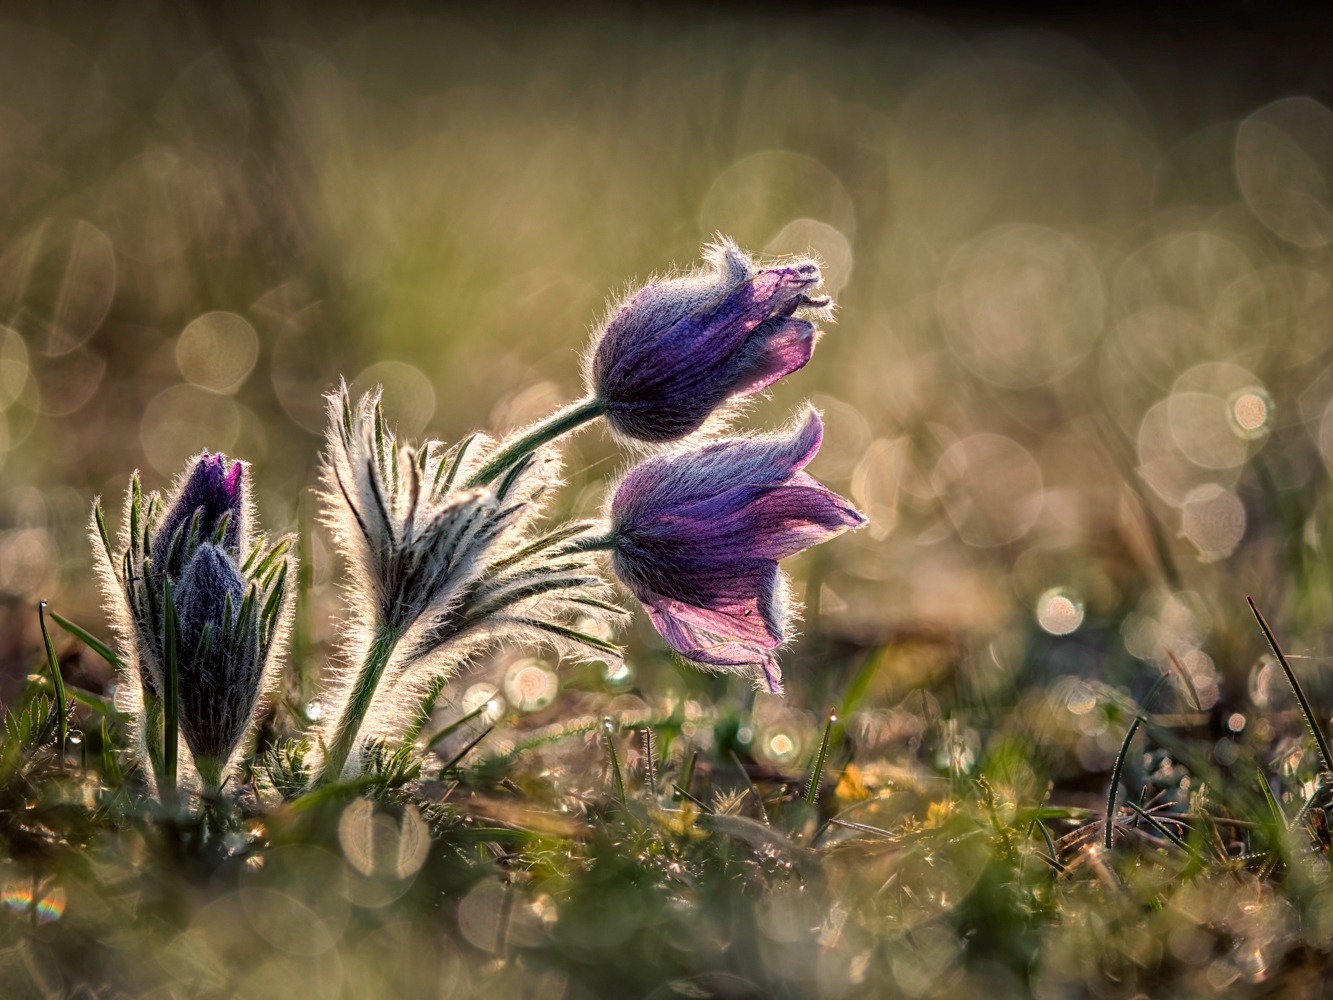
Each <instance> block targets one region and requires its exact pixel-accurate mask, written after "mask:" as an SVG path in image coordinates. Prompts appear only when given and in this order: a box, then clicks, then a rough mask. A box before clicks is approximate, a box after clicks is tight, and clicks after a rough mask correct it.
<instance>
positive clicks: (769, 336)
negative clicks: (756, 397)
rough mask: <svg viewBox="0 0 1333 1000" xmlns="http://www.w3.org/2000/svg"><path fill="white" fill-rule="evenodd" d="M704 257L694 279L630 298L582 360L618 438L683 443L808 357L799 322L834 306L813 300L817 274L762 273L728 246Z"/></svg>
mask: <svg viewBox="0 0 1333 1000" xmlns="http://www.w3.org/2000/svg"><path fill="white" fill-rule="evenodd" d="M703 257H704V261H705V262H706V265H707V266H706V267H705V268H703V269H702V270H699V271H696V272H694V273H692V274H687V275H684V276H681V277H676V278H667V279H665V280H662V281H656V282H653V283H651V284H649V285H647V286H645V287H644V288H641V289H639V290H638V291H637V292H635V293H633V294H632V295H630V296H629V298H627V299H626V300H625V301H624V302H623V303H622V304H621V305H620V307H619V308H618V309H617V310H616V311H615V312H614V313H613V314H612V316H611V318H610V319H609V320H608V321H607V323H606V326H605V328H604V329H603V331H602V332H601V334H600V335H599V336H598V337H597V339H596V341H595V343H594V345H593V348H592V351H591V353H590V355H589V357H588V358H587V361H586V363H585V379H586V381H587V383H588V389H589V391H590V392H592V393H593V394H594V395H595V396H596V398H597V399H599V400H600V401H601V403H602V405H603V407H604V409H605V413H606V418H607V420H608V422H609V423H610V424H611V426H612V428H614V429H615V430H616V431H618V432H620V433H621V434H624V435H625V436H626V437H630V438H635V439H637V440H640V441H652V442H661V441H673V440H676V439H678V438H682V437H684V436H685V435H687V434H690V433H692V432H694V431H695V430H697V429H698V428H699V427H700V426H702V425H703V423H704V421H706V420H707V419H708V417H709V415H710V414H712V413H713V412H714V411H715V410H718V409H719V408H721V407H722V406H724V405H725V404H726V403H727V402H728V401H729V400H731V399H733V398H736V397H740V396H746V395H750V394H752V393H756V392H759V391H760V390H762V389H764V388H766V387H767V386H770V385H772V384H773V383H774V382H776V381H777V380H778V379H780V378H782V377H783V376H785V375H790V374H791V373H792V372H794V371H797V370H798V369H800V368H802V367H804V365H805V364H806V362H807V361H809V360H810V355H811V354H812V353H813V352H814V349H815V342H816V340H817V339H818V334H819V331H818V329H817V328H816V327H815V324H814V323H813V322H811V320H810V319H809V318H807V317H808V315H816V316H818V315H825V316H827V314H828V311H829V310H830V308H831V305H832V303H831V302H830V300H829V298H828V297H827V296H816V295H814V294H812V293H813V292H814V290H815V289H816V288H817V287H818V286H819V284H820V281H821V277H820V272H819V265H818V264H816V263H815V262H814V261H812V260H807V259H797V260H794V261H792V262H791V263H789V264H787V265H785V266H782V267H772V268H764V269H762V270H761V269H759V268H758V267H757V266H756V265H755V262H754V260H753V259H752V258H751V257H750V256H749V255H748V254H746V253H743V252H742V251H741V250H740V249H739V248H738V247H737V246H736V244H735V243H733V242H731V241H730V240H720V241H719V242H718V243H716V244H711V245H709V246H706V247H704V250H703ZM798 313H800V315H798Z"/></svg>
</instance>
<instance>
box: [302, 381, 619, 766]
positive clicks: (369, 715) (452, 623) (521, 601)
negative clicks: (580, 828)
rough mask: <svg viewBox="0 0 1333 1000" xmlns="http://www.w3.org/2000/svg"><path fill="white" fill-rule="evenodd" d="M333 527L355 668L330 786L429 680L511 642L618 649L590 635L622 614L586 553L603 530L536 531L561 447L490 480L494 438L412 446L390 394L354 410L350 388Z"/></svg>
mask: <svg viewBox="0 0 1333 1000" xmlns="http://www.w3.org/2000/svg"><path fill="white" fill-rule="evenodd" d="M327 444H328V450H327V454H326V456H325V460H324V466H323V472H322V482H323V501H324V505H323V516H324V520H325V523H326V524H327V525H328V526H329V528H330V529H331V531H332V533H333V536H334V539H335V541H336V543H337V547H338V550H339V552H340V553H341V554H342V556H343V558H344V559H345V560H346V562H347V566H348V570H349V578H350V584H349V589H350V593H349V604H350V607H351V614H350V616H349V618H348V620H347V621H346V622H345V623H344V630H345V639H346V642H345V649H344V659H345V661H346V662H347V663H348V669H347V670H346V671H345V672H344V674H343V676H341V677H338V678H335V681H334V684H333V687H332V690H331V691H330V694H329V702H330V709H331V710H330V711H329V712H328V713H327V714H326V715H325V721H324V722H323V723H322V724H321V729H320V732H319V733H318V734H317V737H318V738H317V741H316V743H317V746H319V747H321V748H322V752H323V754H324V762H323V765H322V768H321V774H322V778H323V780H336V779H337V778H338V777H340V776H341V775H343V774H344V772H345V771H349V772H354V771H355V770H356V769H357V768H359V767H360V758H361V752H362V751H363V750H364V749H365V748H366V747H368V746H369V742H370V741H371V740H373V739H380V738H386V737H393V736H397V735H399V734H400V733H401V732H402V730H403V729H404V728H405V726H406V723H407V721H408V720H409V718H410V717H411V714H412V712H413V711H414V710H415V709H416V707H417V703H418V699H419V695H420V693H421V692H422V690H423V689H424V688H425V687H426V686H427V684H428V683H429V681H430V680H431V679H432V678H433V677H435V676H438V675H439V674H441V673H448V672H451V671H453V670H456V669H457V668H458V667H459V666H460V665H461V664H462V663H463V662H465V661H466V660H467V659H468V658H469V657H471V656H474V655H476V654H477V653H478V652H480V651H481V650H483V649H486V648H488V647H491V646H494V645H495V644H497V643H501V642H527V643H534V642H545V643H548V644H553V645H555V646H556V647H557V648H559V649H560V650H561V651H562V652H567V653H573V654H578V653H580V652H583V653H587V652H588V651H592V652H594V653H595V654H596V655H599V656H606V655H608V654H611V655H614V654H616V653H618V652H619V650H618V647H616V646H615V645H613V644H612V643H610V642H608V641H606V640H604V639H602V638H599V637H598V636H597V635H593V634H590V633H589V632H587V631H584V630H582V629H580V628H579V627H578V624H579V623H578V619H580V618H591V619H593V620H594V621H600V620H602V619H605V618H606V617H607V616H608V615H614V614H623V611H621V609H619V608H616V607H614V606H613V605H610V604H608V603H606V602H605V601H604V600H602V595H603V592H604V590H605V584H604V582H603V580H602V579H601V576H600V575H599V573H598V570H597V568H596V566H595V565H594V564H593V563H592V562H591V561H590V557H589V556H588V555H586V554H585V553H582V552H580V551H577V546H576V543H577V541H578V539H579V538H581V537H582V536H584V535H585V534H586V533H587V532H588V530H589V529H590V528H591V527H592V526H591V525H589V524H569V525H564V526H561V527H559V528H556V529H555V530H553V531H551V532H549V533H547V534H544V535H539V534H537V533H536V532H535V530H534V528H535V522H536V520H537V518H538V516H539V515H540V513H541V509H542V504H543V502H544V501H545V499H546V498H547V497H548V496H550V495H551V494H552V493H553V492H554V489H555V487H556V486H557V485H558V477H559V473H560V462H559V458H558V456H557V454H556V452H555V450H554V449H553V448H550V447H539V448H537V449H536V450H533V451H527V452H523V451H521V450H520V451H518V452H514V451H512V450H511V451H510V452H509V454H511V455H513V456H515V457H514V460H513V461H510V460H508V459H505V460H503V462H502V463H501V464H500V465H499V474H497V475H495V476H492V477H489V478H488V479H487V480H486V481H485V483H484V484H482V485H469V484H474V483H477V481H478V471H479V470H481V469H484V468H486V466H487V463H488V462H494V460H495V458H496V456H497V454H498V453H501V452H503V451H504V449H500V448H498V447H497V445H496V444H495V442H493V441H491V440H490V439H489V438H486V437H485V436H483V435H473V436H472V437H470V438H468V439H467V440H465V441H463V442H462V443H460V444H458V445H455V446H454V447H452V448H447V447H445V446H444V445H443V444H441V443H440V442H437V441H429V442H426V443H425V444H424V445H422V446H421V447H419V448H412V447H410V446H406V445H400V443H399V442H398V440H397V438H396V437H395V436H394V434H393V433H392V432H391V431H390V430H389V429H388V428H387V427H386V426H385V423H384V416H383V412H382V409H381V406H380V393H379V392H378V391H376V392H373V393H368V394H366V395H364V396H362V397H361V399H360V400H359V401H358V402H357V403H356V405H355V406H353V404H352V401H351V397H350V396H349V395H348V391H347V387H346V385H345V384H344V385H342V386H341V387H340V388H339V390H338V391H337V392H336V393H333V394H331V395H330V396H329V429H328V433H327Z"/></svg>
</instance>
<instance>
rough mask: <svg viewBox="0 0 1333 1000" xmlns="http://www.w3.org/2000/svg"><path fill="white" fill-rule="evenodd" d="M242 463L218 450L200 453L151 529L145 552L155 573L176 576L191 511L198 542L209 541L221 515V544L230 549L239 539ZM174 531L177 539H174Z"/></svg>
mask: <svg viewBox="0 0 1333 1000" xmlns="http://www.w3.org/2000/svg"><path fill="white" fill-rule="evenodd" d="M244 472H245V465H244V463H242V462H232V463H231V465H230V467H229V466H228V465H227V456H226V455H223V454H221V453H219V454H217V455H210V454H209V453H208V452H204V453H203V454H202V455H200V456H199V458H198V460H197V461H196V462H195V464H194V468H193V469H191V470H190V475H189V477H188V478H187V479H186V480H185V482H184V483H183V484H182V485H181V487H180V491H179V493H177V495H176V499H175V501H174V502H173V503H172V504H171V506H170V507H168V508H167V509H166V510H165V511H163V512H162V517H161V520H160V521H159V522H158V524H157V526H156V528H155V529H154V532H153V539H152V545H151V548H150V552H149V555H151V557H152V560H153V567H154V569H156V571H157V572H159V573H163V572H165V573H167V574H168V575H170V576H171V577H172V578H173V579H174V578H176V577H177V576H179V575H180V573H181V570H182V569H183V568H184V564H185V548H186V545H185V543H186V542H187V541H188V540H189V535H190V533H191V531H192V530H193V525H194V516H195V513H196V512H198V514H199V535H198V538H199V539H200V540H202V541H205V542H208V541H211V540H212V538H213V535H214V534H215V533H216V531H217V528H218V525H219V524H220V523H221V521H222V518H223V517H224V516H226V517H227V527H226V529H225V530H224V531H223V533H222V539H221V543H222V547H223V548H224V549H228V550H230V551H231V552H236V551H237V550H238V549H239V546H240V542H241V514H242V511H243V509H244V506H245V496H244V484H245V477H244ZM177 533H179V534H180V536H181V537H180V539H179V541H177V538H176V536H177Z"/></svg>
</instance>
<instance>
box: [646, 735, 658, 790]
mask: <svg viewBox="0 0 1333 1000" xmlns="http://www.w3.org/2000/svg"><path fill="white" fill-rule="evenodd" d="M643 759H644V770H645V772H646V777H647V778H648V794H650V795H651V796H652V797H653V798H654V799H655V798H657V767H656V765H655V764H654V762H653V727H652V726H644V727H643Z"/></svg>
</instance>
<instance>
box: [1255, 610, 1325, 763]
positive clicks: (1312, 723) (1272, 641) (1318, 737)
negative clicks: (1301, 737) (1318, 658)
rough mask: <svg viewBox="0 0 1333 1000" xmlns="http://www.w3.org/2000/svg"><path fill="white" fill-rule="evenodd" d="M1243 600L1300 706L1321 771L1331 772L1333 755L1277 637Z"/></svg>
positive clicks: (1257, 611)
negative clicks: (1316, 751)
mask: <svg viewBox="0 0 1333 1000" xmlns="http://www.w3.org/2000/svg"><path fill="white" fill-rule="evenodd" d="M1245 600H1246V601H1247V602H1248V603H1249V605H1250V610H1251V611H1253V612H1254V617H1255V618H1256V619H1257V620H1258V622H1259V627H1260V628H1261V629H1263V632H1264V638H1265V639H1267V640H1268V645H1269V646H1270V647H1271V648H1272V650H1273V655H1274V656H1276V657H1277V662H1278V663H1280V664H1281V665H1282V672H1283V673H1285V674H1286V675H1287V683H1288V684H1290V685H1291V689H1292V691H1294V692H1295V693H1296V700H1297V702H1299V703H1300V706H1301V715H1302V716H1304V717H1305V727H1306V729H1308V730H1309V731H1310V735H1311V736H1313V737H1314V741H1315V745H1316V746H1317V747H1318V748H1319V761H1320V765H1321V769H1322V770H1324V771H1333V754H1330V752H1329V749H1328V740H1327V738H1326V737H1325V736H1324V731H1323V729H1321V728H1320V726H1319V723H1318V721H1317V720H1316V719H1315V714H1314V710H1313V709H1312V708H1310V700H1309V699H1308V698H1306V697H1305V691H1304V690H1303V689H1302V688H1301V682H1300V681H1298V680H1297V679H1296V672H1295V671H1294V670H1292V669H1291V664H1290V663H1288V662H1287V658H1286V656H1284V655H1283V653H1282V647H1280V646H1279V645H1278V644H1277V637H1276V636H1274V635H1273V630H1272V629H1270V628H1269V627H1268V622H1266V621H1264V616H1263V615H1262V614H1260V613H1259V609H1258V607H1256V606H1255V603H1254V601H1253V599H1251V598H1250V597H1248V596H1247V597H1246V598H1245Z"/></svg>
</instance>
